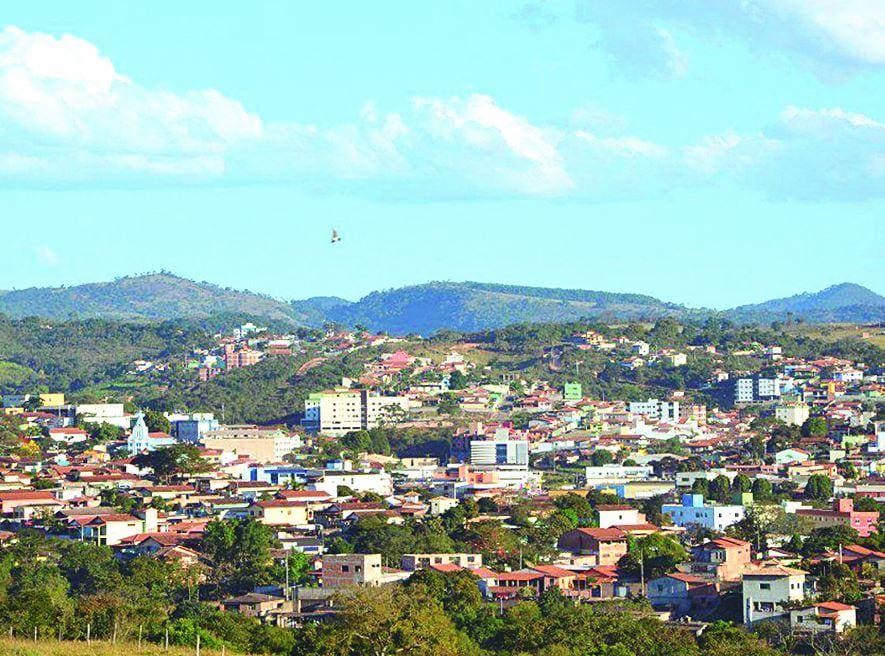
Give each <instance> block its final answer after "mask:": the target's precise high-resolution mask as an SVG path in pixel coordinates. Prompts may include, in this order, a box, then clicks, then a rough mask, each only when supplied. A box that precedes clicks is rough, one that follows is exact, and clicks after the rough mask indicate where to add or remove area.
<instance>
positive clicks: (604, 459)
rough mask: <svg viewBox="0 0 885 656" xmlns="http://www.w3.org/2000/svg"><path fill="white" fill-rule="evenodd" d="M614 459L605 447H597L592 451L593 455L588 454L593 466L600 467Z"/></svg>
mask: <svg viewBox="0 0 885 656" xmlns="http://www.w3.org/2000/svg"><path fill="white" fill-rule="evenodd" d="M614 461H615V457H614V456H613V455H612V452H611V451H606V450H605V449H597V450H596V451H594V452H593V455H592V456H590V462H591V463H592V464H593V466H594V467H602V466H603V465H610V464H611V463H613V462H614Z"/></svg>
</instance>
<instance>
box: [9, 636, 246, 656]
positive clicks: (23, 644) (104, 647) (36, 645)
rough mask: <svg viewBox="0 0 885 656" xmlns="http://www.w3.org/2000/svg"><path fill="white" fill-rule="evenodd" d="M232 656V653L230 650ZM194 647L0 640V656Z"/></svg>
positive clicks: (148, 654) (96, 655)
mask: <svg viewBox="0 0 885 656" xmlns="http://www.w3.org/2000/svg"><path fill="white" fill-rule="evenodd" d="M227 653H228V654H231V651H230V650H227ZM193 654H194V648H193V647H169V651H166V650H165V649H164V648H163V645H154V644H149V643H142V646H141V647H139V646H138V643H132V642H118V643H117V644H116V645H112V644H111V643H110V642H101V641H98V640H93V641H92V643H91V644H86V643H85V642H58V641H56V640H41V641H39V642H34V641H33V640H10V639H9V638H0V656H124V655H125V656H193ZM200 655H201V656H221V651H218V650H213V649H200Z"/></svg>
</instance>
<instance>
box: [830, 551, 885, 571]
mask: <svg viewBox="0 0 885 656" xmlns="http://www.w3.org/2000/svg"><path fill="white" fill-rule="evenodd" d="M826 558H827V559H828V560H838V561H839V562H840V563H843V564H844V565H848V567H850V568H851V570H852V571H853V572H855V573H856V574H861V572H862V570H863V567H864V565H870V566H871V567H872V568H873V569H874V570H876V571H878V572H885V552H882V551H874V550H873V549H867V548H866V547H862V546H860V545H859V544H847V545H845V546H844V547H842V549H841V550H840V551H839V552H834V551H828V552H826Z"/></svg>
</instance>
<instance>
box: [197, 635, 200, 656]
mask: <svg viewBox="0 0 885 656" xmlns="http://www.w3.org/2000/svg"><path fill="white" fill-rule="evenodd" d="M196 656H200V634H199V633H198V634H197V651H196Z"/></svg>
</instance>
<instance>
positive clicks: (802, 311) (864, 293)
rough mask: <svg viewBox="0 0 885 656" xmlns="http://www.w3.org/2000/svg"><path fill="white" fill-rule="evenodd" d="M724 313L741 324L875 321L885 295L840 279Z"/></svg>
mask: <svg viewBox="0 0 885 656" xmlns="http://www.w3.org/2000/svg"><path fill="white" fill-rule="evenodd" d="M724 314H725V316H727V317H728V318H730V319H733V320H735V321H739V322H742V323H749V322H760V323H767V322H770V321H784V320H785V319H787V318H791V317H792V318H801V319H802V320H804V321H808V322H811V323H878V322H881V321H885V297H883V296H880V295H879V294H877V293H875V292H874V291H872V290H870V289H867V288H866V287H862V286H861V285H856V284H854V283H848V282H844V283H841V284H839V285H833V286H831V287H827V288H826V289H824V290H821V291H819V292H815V293H810V294H809V293H806V294H797V295H795V296H788V297H787V298H777V299H773V300H770V301H765V302H764V303H756V304H752V305H741V306H739V307H736V308H733V309H731V310H728V311H726V312H725V313H724Z"/></svg>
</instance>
